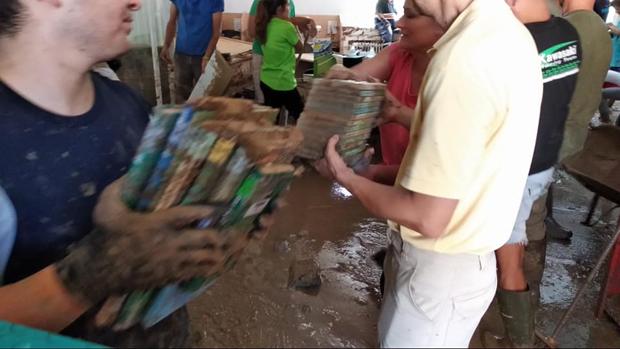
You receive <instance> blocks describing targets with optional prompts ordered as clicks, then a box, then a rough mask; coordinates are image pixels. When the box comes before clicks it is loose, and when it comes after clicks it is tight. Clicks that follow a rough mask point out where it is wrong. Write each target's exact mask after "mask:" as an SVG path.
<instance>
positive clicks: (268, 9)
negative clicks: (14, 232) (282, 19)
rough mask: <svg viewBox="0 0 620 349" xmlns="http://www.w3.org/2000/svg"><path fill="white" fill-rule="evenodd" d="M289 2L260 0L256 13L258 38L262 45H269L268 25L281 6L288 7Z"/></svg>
mask: <svg viewBox="0 0 620 349" xmlns="http://www.w3.org/2000/svg"><path fill="white" fill-rule="evenodd" d="M286 4H288V0H260V3H259V4H258V10H257V12H256V37H258V41H260V42H261V44H263V45H264V44H265V43H267V25H268V24H269V22H270V21H271V19H272V18H273V17H274V16H275V15H276V13H277V12H278V9H279V8H280V6H286Z"/></svg>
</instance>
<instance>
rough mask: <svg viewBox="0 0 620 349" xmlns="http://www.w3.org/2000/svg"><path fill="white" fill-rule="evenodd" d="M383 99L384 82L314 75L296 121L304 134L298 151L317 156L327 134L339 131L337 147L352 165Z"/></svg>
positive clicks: (323, 145)
mask: <svg viewBox="0 0 620 349" xmlns="http://www.w3.org/2000/svg"><path fill="white" fill-rule="evenodd" d="M384 99H385V85H384V84H381V83H369V82H358V81H350V80H328V79H314V81H313V85H312V90H311V91H310V94H309V96H308V101H307V102H306V108H305V110H304V112H303V113H302V114H301V117H300V119H299V122H298V123H297V127H298V128H299V129H300V130H301V131H302V133H303V135H304V142H303V146H302V148H301V149H300V151H299V153H298V155H299V156H300V157H303V158H307V159H313V160H316V159H320V158H322V157H323V154H324V151H325V145H326V144H327V141H328V140H329V138H330V137H331V136H333V135H340V142H339V143H338V149H337V150H338V152H339V153H340V155H341V156H342V157H343V159H344V160H345V162H346V163H347V164H349V165H351V166H353V165H354V164H356V163H357V162H358V161H360V160H361V159H362V158H363V155H364V151H365V149H366V146H367V144H366V143H367V141H368V138H369V137H370V132H371V131H372V129H373V128H374V127H375V126H376V123H377V117H378V116H379V113H380V112H381V108H382V104H383V100H384Z"/></svg>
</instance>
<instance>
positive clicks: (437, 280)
mask: <svg viewBox="0 0 620 349" xmlns="http://www.w3.org/2000/svg"><path fill="white" fill-rule="evenodd" d="M388 236H390V240H391V243H390V246H389V248H388V253H387V256H386V260H385V265H384V266H385V293H384V298H383V306H382V308H381V315H380V317H379V341H380V345H381V347H383V348H404V347H407V348H414V347H416V348H431V347H451V348H456V347H460V348H467V347H468V346H469V342H470V340H471V337H472V335H473V334H474V331H475V330H476V327H477V326H478V323H479V322H480V319H481V318H482V316H483V315H484V313H485V312H486V310H487V308H488V307H489V305H490V304H491V301H492V300H493V296H494V295H495V290H496V288H497V275H496V264H495V254H494V253H493V252H491V253H488V254H486V255H484V256H476V255H468V254H459V255H448V254H442V253H436V252H432V251H426V250H421V249H418V248H416V247H414V246H413V245H411V244H409V243H407V242H405V243H403V242H402V240H401V238H400V233H397V232H393V231H389V232H388Z"/></svg>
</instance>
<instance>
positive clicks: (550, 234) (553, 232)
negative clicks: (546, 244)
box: [545, 184, 573, 241]
mask: <svg viewBox="0 0 620 349" xmlns="http://www.w3.org/2000/svg"><path fill="white" fill-rule="evenodd" d="M545 225H546V232H547V238H548V239H553V240H560V241H570V239H571V238H572V237H573V232H572V231H570V230H568V229H566V228H564V227H563V226H561V225H560V223H558V222H557V221H556V220H555V218H554V217H553V184H551V185H550V186H549V191H548V193H547V217H546V218H545Z"/></svg>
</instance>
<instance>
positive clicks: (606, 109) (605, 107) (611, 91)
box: [599, 87, 620, 123]
mask: <svg viewBox="0 0 620 349" xmlns="http://www.w3.org/2000/svg"><path fill="white" fill-rule="evenodd" d="M618 99H620V88H619V87H609V88H605V89H603V97H602V100H601V103H600V105H599V113H600V114H601V122H604V123H610V122H611V110H610V106H612V105H613V104H614V102H615V101H617V100H618Z"/></svg>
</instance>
